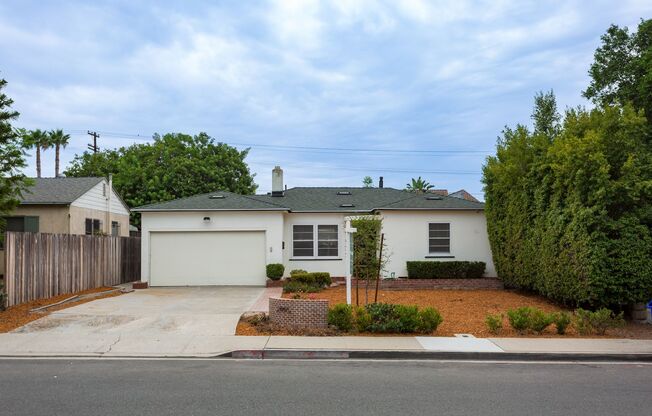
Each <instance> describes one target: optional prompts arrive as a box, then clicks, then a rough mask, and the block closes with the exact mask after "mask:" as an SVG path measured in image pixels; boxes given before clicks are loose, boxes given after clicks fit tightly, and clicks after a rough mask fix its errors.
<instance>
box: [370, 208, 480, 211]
mask: <svg viewBox="0 0 652 416" xmlns="http://www.w3.org/2000/svg"><path fill="white" fill-rule="evenodd" d="M374 211H484V207H477V208H376V209H375V210H374Z"/></svg>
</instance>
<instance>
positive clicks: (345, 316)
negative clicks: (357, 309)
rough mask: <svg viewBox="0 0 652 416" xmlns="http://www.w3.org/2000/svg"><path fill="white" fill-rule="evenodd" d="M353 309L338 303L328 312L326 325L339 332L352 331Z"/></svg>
mask: <svg viewBox="0 0 652 416" xmlns="http://www.w3.org/2000/svg"><path fill="white" fill-rule="evenodd" d="M354 323H355V322H354V319H353V307H352V306H351V305H347V304H345V303H340V304H338V305H335V306H333V307H332V308H330V309H329V310H328V325H332V326H334V327H336V328H337V329H339V330H340V331H345V332H348V331H350V330H352V329H353V325H354Z"/></svg>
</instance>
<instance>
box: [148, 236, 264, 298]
mask: <svg viewBox="0 0 652 416" xmlns="http://www.w3.org/2000/svg"><path fill="white" fill-rule="evenodd" d="M265 280H266V277H265V233H264V232H261V231H215V232H213V231H210V232H152V233H151V234H150V285H152V286H201V285H256V286H258V285H264V284H265Z"/></svg>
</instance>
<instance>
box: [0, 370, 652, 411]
mask: <svg viewBox="0 0 652 416" xmlns="http://www.w3.org/2000/svg"><path fill="white" fill-rule="evenodd" d="M0 397H1V400H0V415H12V416H20V415H30V416H36V415H94V416H95V415H157V416H158V415H328V416H333V415H365V416H369V415H399V414H404V415H483V416H491V415H501V416H506V415H528V416H533V415H591V416H596V415H616V414H626V415H649V414H650V409H652V366H650V365H643V364H606V363H605V364H539V363H529V364H520V363H478V362H431V361H392V362H388V361H353V360H342V361H289V360H288V361H285V360H276V361H274V360H269V361H265V360H256V361H238V360H171V359H164V360H110V359H94V360H70V359H68V360H63V359H61V360H36V359H14V360H0Z"/></svg>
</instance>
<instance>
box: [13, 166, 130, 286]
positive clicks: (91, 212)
mask: <svg viewBox="0 0 652 416" xmlns="http://www.w3.org/2000/svg"><path fill="white" fill-rule="evenodd" d="M32 181H34V185H33V186H31V187H29V188H28V189H27V190H26V191H25V192H24V193H23V197H22V199H21V202H20V205H19V206H18V207H17V208H16V209H15V210H14V211H13V212H12V214H11V215H10V216H8V217H5V219H6V229H7V231H24V232H35V233H36V232H41V233H57V234H89V235H90V234H107V235H116V236H128V235H129V207H127V205H126V204H125V203H124V202H123V201H122V199H120V197H119V196H118V194H117V193H116V192H115V190H114V189H113V187H112V186H111V184H110V183H109V181H107V180H106V179H105V178H32ZM0 274H4V253H3V252H2V251H0Z"/></svg>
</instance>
